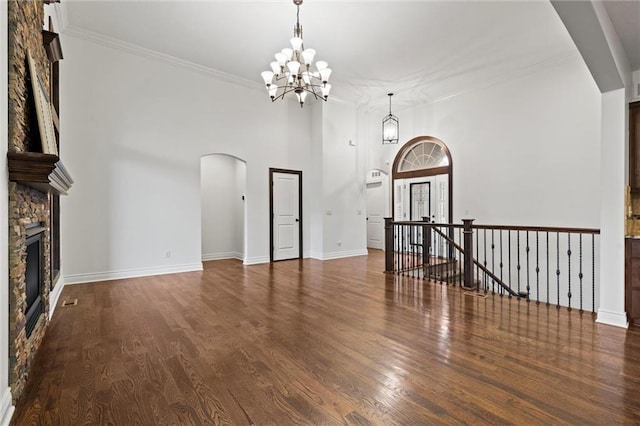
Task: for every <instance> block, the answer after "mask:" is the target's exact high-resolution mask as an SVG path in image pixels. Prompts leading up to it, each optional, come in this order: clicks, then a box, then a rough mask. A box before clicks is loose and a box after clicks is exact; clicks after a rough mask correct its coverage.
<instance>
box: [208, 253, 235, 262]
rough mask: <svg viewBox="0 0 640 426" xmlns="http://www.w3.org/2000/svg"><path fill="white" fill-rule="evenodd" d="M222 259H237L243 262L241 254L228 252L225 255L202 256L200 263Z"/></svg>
mask: <svg viewBox="0 0 640 426" xmlns="http://www.w3.org/2000/svg"><path fill="white" fill-rule="evenodd" d="M224 259H238V260H244V256H243V255H242V253H238V252H236V251H230V252H227V253H211V254H203V255H202V261H203V262H207V261H209V260H224Z"/></svg>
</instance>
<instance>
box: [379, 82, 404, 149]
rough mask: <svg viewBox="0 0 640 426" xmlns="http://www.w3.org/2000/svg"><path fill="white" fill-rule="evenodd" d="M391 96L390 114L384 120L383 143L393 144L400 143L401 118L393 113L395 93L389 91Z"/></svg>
mask: <svg viewBox="0 0 640 426" xmlns="http://www.w3.org/2000/svg"><path fill="white" fill-rule="evenodd" d="M387 95H388V96H389V115H387V116H386V117H385V118H384V119H383V120H382V143H383V144H392V143H398V139H399V135H400V120H398V117H396V116H395V115H393V114H391V97H392V96H393V93H388V94H387Z"/></svg>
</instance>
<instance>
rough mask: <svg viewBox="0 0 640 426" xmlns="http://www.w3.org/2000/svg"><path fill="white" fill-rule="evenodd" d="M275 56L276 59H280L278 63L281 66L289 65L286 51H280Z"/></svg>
mask: <svg viewBox="0 0 640 426" xmlns="http://www.w3.org/2000/svg"><path fill="white" fill-rule="evenodd" d="M273 56H275V58H276V61H278V65H280V66H281V67H284V66H285V65H287V56H286V55H285V54H284V53H282V52H278V53H276V54H275V55H273Z"/></svg>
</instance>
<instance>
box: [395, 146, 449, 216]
mask: <svg viewBox="0 0 640 426" xmlns="http://www.w3.org/2000/svg"><path fill="white" fill-rule="evenodd" d="M425 142H432V143H435V144H437V145H439V146H440V147H441V148H442V150H443V151H444V153H445V154H446V156H447V159H448V160H449V165H448V166H439V167H431V168H428V169H419V170H410V171H406V172H401V171H399V168H400V164H401V162H402V161H403V160H404V158H405V156H406V155H407V153H408V152H409V151H411V150H412V149H413V148H415V147H416V146H417V145H420V144H422V143H425ZM445 174H446V175H448V177H449V185H448V186H449V194H448V195H449V223H453V160H452V158H451V152H450V151H449V148H448V147H447V145H446V144H445V143H444V142H442V141H441V140H440V139H438V138H435V137H433V136H418V137H415V138H413V139H411V140H410V141H409V142H407V143H405V144H404V145H402V148H400V150H399V151H398V153H397V154H396V157H395V159H394V160H393V167H392V169H391V200H392V203H395V199H396V198H395V187H396V185H395V180H396V179H410V178H416V177H430V176H436V175H445ZM392 211H393V214H394V216H395V208H393V209H392ZM394 220H397V219H396V218H395V217H394Z"/></svg>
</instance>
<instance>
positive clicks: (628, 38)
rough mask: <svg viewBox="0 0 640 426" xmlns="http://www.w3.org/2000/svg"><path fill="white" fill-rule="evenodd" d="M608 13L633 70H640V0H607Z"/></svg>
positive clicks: (605, 3)
mask: <svg viewBox="0 0 640 426" xmlns="http://www.w3.org/2000/svg"><path fill="white" fill-rule="evenodd" d="M603 4H604V8H605V10H606V11H607V15H609V18H611V22H613V26H614V27H615V30H616V33H618V37H619V38H620V42H621V43H622V47H624V50H625V52H626V53H627V57H628V58H629V64H630V65H631V69H632V70H640V0H627V1H605V2H603Z"/></svg>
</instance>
